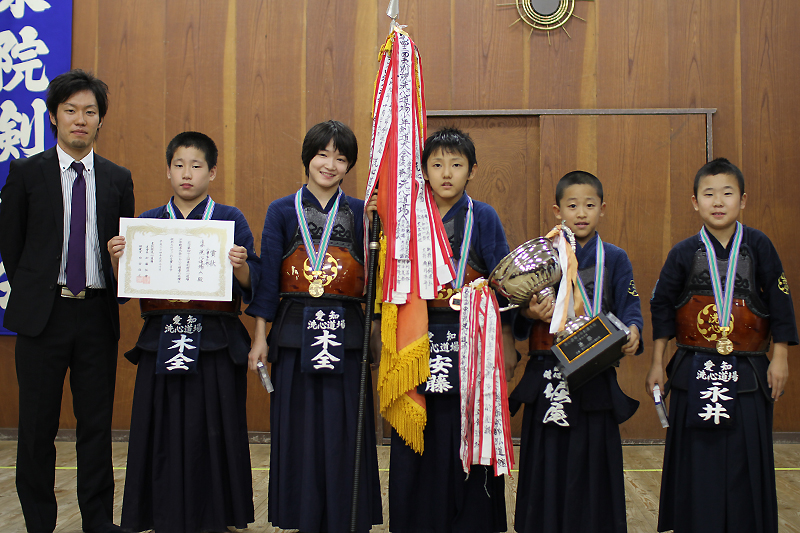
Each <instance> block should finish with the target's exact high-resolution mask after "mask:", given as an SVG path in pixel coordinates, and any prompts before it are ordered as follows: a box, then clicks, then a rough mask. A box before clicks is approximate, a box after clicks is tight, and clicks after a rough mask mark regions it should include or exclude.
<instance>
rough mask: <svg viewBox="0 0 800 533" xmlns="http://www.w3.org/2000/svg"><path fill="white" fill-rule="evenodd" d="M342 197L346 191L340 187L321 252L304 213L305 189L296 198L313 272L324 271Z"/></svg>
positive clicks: (322, 239) (304, 241) (299, 222)
mask: <svg viewBox="0 0 800 533" xmlns="http://www.w3.org/2000/svg"><path fill="white" fill-rule="evenodd" d="M342 196H344V191H343V190H342V188H341V187H339V193H338V194H337V196H336V201H335V202H334V203H333V207H331V210H330V211H329V212H328V218H327V219H325V230H324V231H323V232H322V238H321V239H320V241H319V250H314V241H313V240H312V239H311V233H310V232H309V231H308V222H306V215H305V213H304V212H303V188H302V187H301V188H300V190H298V191H297V194H295V196H294V211H295V213H296V214H297V224H298V225H299V226H300V234H301V235H302V236H303V244H305V245H306V253H307V254H308V260H309V262H310V263H311V270H312V271H313V272H319V271H320V270H322V264H323V263H324V262H325V253H326V252H327V251H328V242H330V240H331V233H333V222H334V220H335V219H336V213H338V212H339V201H340V200H341V199H342Z"/></svg>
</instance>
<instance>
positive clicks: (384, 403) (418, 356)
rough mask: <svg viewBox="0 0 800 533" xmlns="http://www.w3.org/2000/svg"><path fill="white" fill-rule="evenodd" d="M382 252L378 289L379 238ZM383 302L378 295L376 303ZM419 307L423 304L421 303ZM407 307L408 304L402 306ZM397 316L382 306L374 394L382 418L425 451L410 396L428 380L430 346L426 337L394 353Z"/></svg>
mask: <svg viewBox="0 0 800 533" xmlns="http://www.w3.org/2000/svg"><path fill="white" fill-rule="evenodd" d="M380 249H381V252H380V255H379V258H378V268H379V271H378V286H379V287H380V282H381V280H382V279H383V273H384V268H385V265H386V252H385V250H386V236H385V235H383V234H381V248H380ZM381 299H382V298H381V296H380V295H379V296H378V297H377V298H376V300H377V301H380V300H381ZM421 302H422V305H427V304H425V302H424V301H421ZM404 305H408V304H404ZM397 315H398V307H397V305H395V304H391V303H387V302H384V303H383V304H382V305H381V341H382V345H383V347H382V349H381V364H380V370H379V371H378V384H377V390H378V394H379V396H380V401H381V415H382V416H383V417H384V418H385V419H386V420H387V421H388V422H389V424H391V425H392V427H393V428H394V429H395V430H396V431H397V434H398V435H400V437H401V438H402V439H403V440H404V441H405V442H406V444H408V445H409V446H410V447H411V448H412V449H413V450H414V451H415V452H417V453H420V454H421V453H422V452H423V450H424V448H425V443H424V438H423V431H424V430H425V423H426V421H427V412H426V410H425V407H424V406H423V405H421V404H420V403H418V402H417V401H416V400H415V399H414V398H413V396H414V395H416V388H417V386H418V385H420V384H421V383H424V382H425V381H427V380H428V378H429V377H430V361H429V357H430V351H429V350H430V345H429V341H428V335H427V331H425V334H424V335H422V336H421V337H419V338H418V339H416V340H414V341H413V342H411V343H409V344H408V345H406V346H403V347H402V348H400V349H399V350H398V349H397Z"/></svg>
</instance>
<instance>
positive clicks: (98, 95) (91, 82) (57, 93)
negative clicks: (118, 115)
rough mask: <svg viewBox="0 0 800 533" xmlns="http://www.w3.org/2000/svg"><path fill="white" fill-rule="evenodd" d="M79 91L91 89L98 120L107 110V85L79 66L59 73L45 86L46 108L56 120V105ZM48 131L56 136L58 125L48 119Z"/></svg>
mask: <svg viewBox="0 0 800 533" xmlns="http://www.w3.org/2000/svg"><path fill="white" fill-rule="evenodd" d="M81 91H92V93H93V94H94V98H95V100H97V112H98V114H99V115H100V122H103V117H105V116H106V111H108V85H106V84H105V82H104V81H103V80H101V79H100V78H95V77H94V76H93V75H92V74H91V73H89V72H84V71H82V70H81V69H79V68H76V69H73V70H70V71H69V72H65V73H64V74H59V75H58V76H56V77H55V78H53V80H52V81H51V82H50V84H49V85H48V86H47V101H46V104H47V110H48V111H49V112H50V113H51V114H52V115H53V116H54V117H56V120H58V106H59V105H60V104H63V103H64V102H66V101H67V100H69V98H70V97H71V96H72V95H73V94H75V93H79V92H81ZM50 131H52V132H53V137H57V136H58V126H57V125H55V124H53V122H52V121H50Z"/></svg>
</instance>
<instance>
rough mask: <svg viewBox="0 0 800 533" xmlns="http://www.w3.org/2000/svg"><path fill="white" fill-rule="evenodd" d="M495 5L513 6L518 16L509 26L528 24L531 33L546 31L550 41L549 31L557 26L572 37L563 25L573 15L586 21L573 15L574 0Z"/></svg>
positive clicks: (530, 1)
mask: <svg viewBox="0 0 800 533" xmlns="http://www.w3.org/2000/svg"><path fill="white" fill-rule="evenodd" d="M497 5H498V6H503V7H510V6H515V7H516V8H517V13H519V18H518V19H517V20H515V21H514V22H512V23H511V26H513V25H514V24H516V23H517V22H524V23H525V24H527V25H528V26H530V28H531V34H533V31H534V30H538V31H544V32H547V39H548V42H549V41H550V32H551V31H552V30H557V29H558V28H561V29H562V30H564V33H566V34H567V37H569V38H572V37H571V36H570V34H569V32H568V31H567V29H566V28H565V27H564V25H565V24H566V23H567V21H569V19H570V18H572V17H575V18H577V19H579V20H583V21H584V22H586V21H585V20H584V19H582V18H580V17H579V16H577V15H575V13H574V12H575V0H515V1H514V3H506V4H497Z"/></svg>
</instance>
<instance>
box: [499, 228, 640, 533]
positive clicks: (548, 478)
mask: <svg viewBox="0 0 800 533" xmlns="http://www.w3.org/2000/svg"><path fill="white" fill-rule="evenodd" d="M596 246H597V236H596V235H595V236H593V237H592V238H591V239H590V240H589V242H587V243H586V245H584V246H580V245H578V246H577V249H576V252H575V254H576V257H577V259H578V269H579V272H580V273H581V281H582V282H583V284H584V287H586V292H587V294H589V297H590V298H593V295H594V283H595V279H594V270H595V268H596V264H595V263H596V250H597V249H596ZM603 249H604V251H605V274H604V290H603V302H602V308H603V311H604V312H613V313H614V314H615V315H616V316H617V317H618V318H619V319H620V320H621V321H622V322H623V323H625V324H627V325H632V324H635V325H636V326H637V327H638V328H639V331H641V330H642V326H643V320H642V315H641V307H640V304H639V297H638V294H637V292H636V288H635V284H634V282H633V268H632V267H631V263H630V260H629V259H628V256H627V254H626V253H625V251H624V250H622V249H621V248H619V247H617V246H614V245H612V244H609V243H603ZM587 311H588V310H587ZM531 324H532V323H531V321H528V320H526V319H525V318H523V317H521V316H517V319H516V322H515V335H516V336H517V337H518V338H526V337H527V336H528V334H529V331H528V329H529V328H530V326H531ZM520 328H521V329H520ZM641 351H642V346H641V344H640V346H639V348H638V352H641ZM528 355H529V356H530V359H529V360H528V363H527V366H526V367H525V373H524V375H523V377H522V379H521V380H520V382H519V384H517V386H516V387H515V389H514V390H513V391H512V393H511V395H510V398H509V407H510V410H511V413H512V414H513V413H515V412H516V411H517V410H518V409H519V407H520V406H521V405H522V404H524V405H525V410H524V413H523V417H522V433H521V445H520V460H519V484H518V488H517V505H516V511H515V520H514V522H515V523H514V529H515V530H516V531H518V532H520V533H540V532H541V533H551V532H553V533H592V532H596V533H605V532H608V533H612V532H613V533H619V532H624V531H627V520H626V511H625V487H624V477H623V471H622V440H621V438H620V433H619V424H621V423H622V422H624V421H625V420H627V419H628V418H630V417H631V416H633V414H634V412H636V409H637V408H638V406H639V402H638V401H636V400H634V399H632V398H630V397H628V396H627V395H626V394H625V393H624V392H623V391H622V389H621V388H620V387H619V384H618V382H617V373H616V369H615V368H613V367H612V368H608V369H606V370H604V371H603V372H601V373H600V374H598V375H597V376H595V377H594V378H592V379H591V380H589V381H588V382H587V383H585V384H584V385H582V386H581V387H580V388H578V389H577V390H574V391H573V390H569V391H568V395H567V398H569V399H568V400H566V401H565V398H564V397H562V398H561V400H558V398H556V397H554V396H553V391H554V389H555V388H556V387H557V386H558V384H559V383H560V382H561V376H560V374H558V368H557V366H558V365H557V362H558V360H557V358H556V356H555V355H554V354H553V353H552V352H551V351H550V350H537V351H532V352H529V354H528ZM545 420H547V422H546V423H545Z"/></svg>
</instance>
